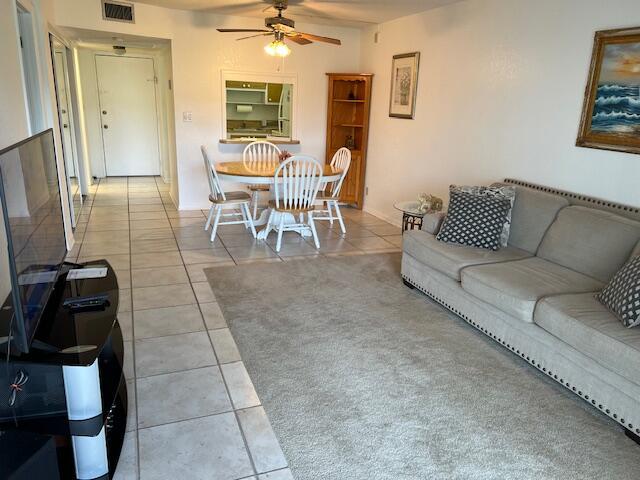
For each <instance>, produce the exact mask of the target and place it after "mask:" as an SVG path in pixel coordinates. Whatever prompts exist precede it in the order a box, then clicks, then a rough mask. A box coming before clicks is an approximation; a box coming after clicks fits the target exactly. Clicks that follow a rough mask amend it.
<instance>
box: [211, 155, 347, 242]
mask: <svg viewBox="0 0 640 480" xmlns="http://www.w3.org/2000/svg"><path fill="white" fill-rule="evenodd" d="M279 166H280V162H278V161H274V162H260V163H249V162H244V161H242V160H239V161H230V162H220V163H217V164H216V167H215V168H216V173H217V174H218V177H220V179H221V180H227V181H230V182H235V183H241V184H245V185H274V184H275V182H276V180H275V173H276V170H277V169H278V167H279ZM322 168H323V172H322V182H321V187H322V186H323V185H326V184H327V183H331V182H335V181H337V180H339V179H340V175H341V174H342V170H341V169H339V168H336V167H332V166H331V165H328V164H325V165H323V166H322ZM270 194H271V196H272V198H275V192H274V189H273V188H271V189H270ZM271 211H272V208H271V207H267V208H265V209H264V210H263V211H262V212H261V213H260V216H259V217H258V218H257V219H256V220H254V222H253V223H254V225H255V226H256V230H257V231H258V233H257V238H258V239H260V240H265V239H266V238H267V236H268V235H269V230H271V229H267V228H259V227H262V226H266V225H267V222H268V221H269V215H271ZM279 215H285V219H284V222H285V224H290V225H292V224H297V223H298V221H297V219H296V218H295V217H294V216H293V215H292V214H290V213H280V212H275V213H274V218H273V221H272V222H271V223H272V225H273V227H272V229H275V228H277V225H278V224H279V217H278V216H279ZM298 233H299V234H300V235H302V236H304V237H306V236H311V232H310V231H309V229H307V228H302V229H300V230H299V231H298Z"/></svg>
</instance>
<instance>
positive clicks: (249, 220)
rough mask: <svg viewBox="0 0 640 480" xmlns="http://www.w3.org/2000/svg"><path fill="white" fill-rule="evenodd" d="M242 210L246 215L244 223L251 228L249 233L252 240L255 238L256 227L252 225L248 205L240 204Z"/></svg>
mask: <svg viewBox="0 0 640 480" xmlns="http://www.w3.org/2000/svg"><path fill="white" fill-rule="evenodd" d="M242 209H243V211H244V212H245V213H246V216H245V221H246V222H247V224H248V225H249V227H250V228H251V233H252V234H253V238H256V227H255V225H254V224H253V218H251V212H249V204H248V203H243V204H242Z"/></svg>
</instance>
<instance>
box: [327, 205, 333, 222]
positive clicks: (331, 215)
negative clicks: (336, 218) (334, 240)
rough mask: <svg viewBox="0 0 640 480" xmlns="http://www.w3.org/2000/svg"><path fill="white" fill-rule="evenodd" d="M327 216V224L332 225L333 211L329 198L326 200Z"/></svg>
mask: <svg viewBox="0 0 640 480" xmlns="http://www.w3.org/2000/svg"><path fill="white" fill-rule="evenodd" d="M327 217H329V225H333V212H332V211H331V200H329V201H328V202H327Z"/></svg>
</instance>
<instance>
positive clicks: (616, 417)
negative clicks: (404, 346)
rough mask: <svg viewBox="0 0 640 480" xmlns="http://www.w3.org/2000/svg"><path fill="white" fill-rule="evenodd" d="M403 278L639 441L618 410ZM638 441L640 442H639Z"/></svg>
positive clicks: (639, 435)
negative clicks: (560, 376)
mask: <svg viewBox="0 0 640 480" xmlns="http://www.w3.org/2000/svg"><path fill="white" fill-rule="evenodd" d="M402 280H403V281H404V283H405V285H406V284H407V283H408V284H410V285H412V286H414V287H415V288H417V289H418V290H420V291H421V292H422V293H424V294H425V295H426V296H427V297H429V298H431V299H432V300H433V301H435V302H436V303H439V304H440V305H442V306H443V307H445V308H446V309H447V310H449V311H450V312H452V313H454V314H455V315H457V316H458V317H459V318H461V319H462V320H464V321H465V322H467V323H468V324H469V325H471V326H472V327H474V328H475V329H476V330H479V331H480V332H482V333H484V334H485V335H486V336H488V337H490V338H491V339H493V340H495V341H496V342H498V343H499V344H501V345H502V346H503V347H505V348H506V349H507V350H510V351H511V352H512V353H513V354H514V355H516V356H518V357H520V358H521V359H522V360H524V361H525V362H527V363H529V364H530V365H533V366H534V367H535V368H536V369H537V370H538V371H540V372H542V373H544V374H545V375H546V376H547V377H549V378H551V379H552V380H554V381H556V382H557V383H559V384H560V385H562V386H563V387H565V388H566V389H567V390H569V391H571V392H572V393H574V394H575V395H577V396H579V397H580V398H582V399H583V400H584V401H585V402H587V403H589V404H591V406H593V407H595V408H597V409H598V410H600V412H602V413H603V414H605V415H606V416H608V417H609V418H611V419H612V420H614V421H615V422H616V423H618V424H619V425H621V426H622V427H624V429H625V433H626V435H627V436H629V435H632V436H629V438H631V439H632V440H634V441H636V442H638V440H636V439H640V427H639V426H637V425H633V424H631V423H627V422H625V419H624V418H622V417H621V416H620V415H619V414H618V413H617V412H613V411H611V409H610V408H608V407H607V406H606V405H603V404H602V403H599V402H597V401H596V400H595V399H594V398H593V395H591V394H590V393H587V392H586V391H582V390H578V389H577V388H576V386H575V385H572V382H571V381H570V380H568V379H565V378H558V375H557V374H554V373H553V372H552V371H551V370H549V369H548V368H546V367H545V366H544V365H543V364H541V363H540V362H539V361H537V360H536V359H534V358H531V357H530V356H529V355H527V354H526V352H524V351H521V350H520V349H517V348H516V347H515V346H513V345H510V344H508V343H507V342H505V341H504V340H503V339H501V338H500V337H499V336H497V335H496V334H494V333H493V332H491V331H490V330H488V329H486V328H484V327H483V326H481V325H480V324H478V323H476V322H475V321H474V320H472V319H471V318H469V317H467V316H466V315H465V314H463V313H462V312H460V311H459V310H458V309H456V308H455V307H453V306H452V305H449V304H448V303H447V302H446V301H444V300H443V299H441V298H439V297H437V296H436V295H434V294H433V293H431V292H429V291H428V290H426V289H425V288H423V287H422V286H421V285H420V284H419V283H418V282H416V281H414V280H413V279H411V278H410V277H408V276H406V275H405V274H402ZM638 443H639V444H640V442H638Z"/></svg>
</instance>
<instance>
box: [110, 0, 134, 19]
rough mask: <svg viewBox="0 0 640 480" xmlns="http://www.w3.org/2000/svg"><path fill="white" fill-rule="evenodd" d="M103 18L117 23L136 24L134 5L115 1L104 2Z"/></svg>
mask: <svg viewBox="0 0 640 480" xmlns="http://www.w3.org/2000/svg"><path fill="white" fill-rule="evenodd" d="M102 18H104V19H105V20H112V21H116V22H127V23H135V16H134V14H133V4H132V3H127V2H118V1H115V0H102Z"/></svg>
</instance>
